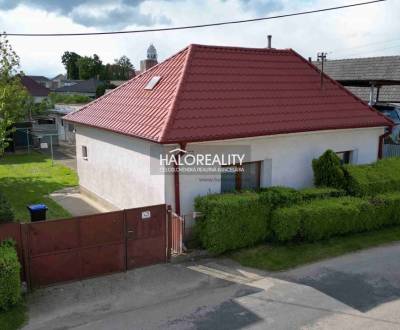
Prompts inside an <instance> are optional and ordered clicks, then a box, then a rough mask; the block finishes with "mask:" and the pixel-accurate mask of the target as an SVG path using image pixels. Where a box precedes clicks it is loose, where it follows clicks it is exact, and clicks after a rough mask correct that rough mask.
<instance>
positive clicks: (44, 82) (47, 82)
mask: <svg viewBox="0 0 400 330" xmlns="http://www.w3.org/2000/svg"><path fill="white" fill-rule="evenodd" d="M28 77H29V78H31V79H33V80H34V81H36V82H37V83H38V84H40V85H42V86H44V87H46V88H48V89H51V80H50V79H49V78H46V77H45V76H31V75H30V76H28Z"/></svg>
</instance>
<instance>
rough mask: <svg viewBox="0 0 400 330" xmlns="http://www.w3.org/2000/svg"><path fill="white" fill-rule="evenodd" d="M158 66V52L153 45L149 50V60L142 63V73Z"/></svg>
mask: <svg viewBox="0 0 400 330" xmlns="http://www.w3.org/2000/svg"><path fill="white" fill-rule="evenodd" d="M156 64H158V61H157V50H156V47H154V45H153V44H150V46H149V48H147V58H146V59H145V60H142V61H140V72H144V71H146V70H148V69H150V68H151V67H152V66H155V65H156Z"/></svg>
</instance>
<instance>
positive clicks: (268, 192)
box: [259, 186, 302, 209]
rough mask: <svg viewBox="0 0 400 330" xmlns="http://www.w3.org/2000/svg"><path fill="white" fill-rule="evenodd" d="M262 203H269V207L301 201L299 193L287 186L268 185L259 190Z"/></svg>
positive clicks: (274, 207) (273, 207)
mask: <svg viewBox="0 0 400 330" xmlns="http://www.w3.org/2000/svg"><path fill="white" fill-rule="evenodd" d="M259 194H260V198H261V200H262V202H263V203H265V204H267V205H269V207H270V209H276V208H278V207H284V206H290V205H293V204H297V203H300V202H302V196H301V193H300V192H299V191H298V190H296V189H293V188H289V187H278V186H277V187H269V188H263V189H260V191H259Z"/></svg>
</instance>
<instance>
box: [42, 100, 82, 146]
mask: <svg viewBox="0 0 400 330" xmlns="http://www.w3.org/2000/svg"><path fill="white" fill-rule="evenodd" d="M83 106H84V105H83V104H55V105H54V109H51V110H50V111H49V113H50V118H54V121H55V123H56V126H57V131H58V140H59V141H62V142H66V143H69V144H75V129H74V124H72V123H69V122H64V119H63V117H64V116H65V115H67V114H69V113H71V112H74V111H77V110H79V109H81V108H82V107H83Z"/></svg>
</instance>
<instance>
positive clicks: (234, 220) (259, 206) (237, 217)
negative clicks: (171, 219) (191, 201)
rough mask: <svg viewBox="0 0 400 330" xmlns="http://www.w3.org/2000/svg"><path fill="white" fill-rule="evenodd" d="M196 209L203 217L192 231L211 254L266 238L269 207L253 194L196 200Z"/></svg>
mask: <svg viewBox="0 0 400 330" xmlns="http://www.w3.org/2000/svg"><path fill="white" fill-rule="evenodd" d="M195 206H196V210H197V211H199V212H202V213H203V214H204V217H203V218H202V219H201V220H198V221H197V222H196V228H195V232H196V234H197V235H198V237H199V239H200V241H201V243H202V245H203V246H204V247H205V248H206V249H207V250H208V251H210V252H211V253H215V254H218V253H223V252H225V251H228V250H235V249H238V248H242V247H246V246H252V245H254V244H256V243H259V242H262V241H263V240H264V239H265V238H266V237H267V236H268V229H269V228H268V226H267V223H266V219H267V218H268V214H269V208H268V205H266V204H264V203H262V202H261V199H260V196H259V195H258V194H256V193H251V192H246V193H241V194H223V195H211V196H205V197H198V198H197V199H196V201H195Z"/></svg>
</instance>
